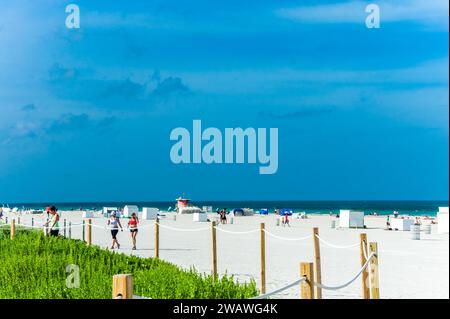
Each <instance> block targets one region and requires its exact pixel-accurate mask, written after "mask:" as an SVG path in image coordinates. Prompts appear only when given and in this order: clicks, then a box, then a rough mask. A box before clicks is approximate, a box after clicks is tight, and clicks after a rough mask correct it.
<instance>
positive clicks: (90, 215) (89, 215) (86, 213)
mask: <svg viewBox="0 0 450 319" xmlns="http://www.w3.org/2000/svg"><path fill="white" fill-rule="evenodd" d="M82 217H83V218H94V213H93V212H92V211H87V210H84V211H83V215H82Z"/></svg>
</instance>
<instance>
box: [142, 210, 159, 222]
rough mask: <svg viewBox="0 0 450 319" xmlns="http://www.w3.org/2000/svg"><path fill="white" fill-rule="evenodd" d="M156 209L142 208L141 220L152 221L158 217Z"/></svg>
mask: <svg viewBox="0 0 450 319" xmlns="http://www.w3.org/2000/svg"><path fill="white" fill-rule="evenodd" d="M158 212H159V209H158V208H154V207H144V208H142V219H144V220H154V219H156V218H157V217H158Z"/></svg>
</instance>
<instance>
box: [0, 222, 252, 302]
mask: <svg viewBox="0 0 450 319" xmlns="http://www.w3.org/2000/svg"><path fill="white" fill-rule="evenodd" d="M69 264H75V265H78V266H79V269H80V287H79V288H67V287H66V278H67V276H68V275H69V273H66V266H67V265H69ZM115 274H133V277H134V294H136V295H140V296H144V297H150V298H159V299H166V298H211V299H215V298H232V299H234V298H249V297H253V296H256V295H257V293H258V291H257V289H256V284H255V282H254V281H251V282H250V283H247V284H240V283H239V282H237V281H235V280H234V278H233V277H232V276H223V277H222V278H221V279H218V280H213V278H212V276H211V275H206V274H199V273H197V272H196V271H195V269H190V270H183V269H180V268H179V267H177V266H175V265H173V264H170V263H168V262H165V261H161V260H159V259H154V258H140V257H136V256H127V255H124V254H119V253H116V252H111V251H107V250H103V249H101V248H99V247H96V246H90V247H88V246H86V245H85V243H83V242H82V241H80V240H72V239H67V238H63V237H58V238H54V237H45V236H44V235H43V234H42V232H36V231H26V230H20V231H17V233H16V236H15V238H14V240H10V239H9V230H8V229H0V298H21V299H35V298H46V299H54V298H55V299H59V298H83V299H92V298H101V299H109V298H111V293H112V291H111V290H112V276H113V275H115Z"/></svg>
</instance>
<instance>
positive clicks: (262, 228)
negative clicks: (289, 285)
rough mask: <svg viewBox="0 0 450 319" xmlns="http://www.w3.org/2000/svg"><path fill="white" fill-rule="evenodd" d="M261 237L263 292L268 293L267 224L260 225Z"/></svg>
mask: <svg viewBox="0 0 450 319" xmlns="http://www.w3.org/2000/svg"><path fill="white" fill-rule="evenodd" d="M260 231H261V234H260V237H261V294H265V293H266V232H265V224H264V223H261V226H260Z"/></svg>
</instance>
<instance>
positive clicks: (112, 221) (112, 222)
mask: <svg viewBox="0 0 450 319" xmlns="http://www.w3.org/2000/svg"><path fill="white" fill-rule="evenodd" d="M108 226H110V227H111V236H112V245H111V249H114V246H115V245H117V249H120V244H119V242H118V241H117V233H118V232H119V226H120V230H121V231H123V228H122V224H121V223H120V220H119V218H118V217H117V213H116V212H112V213H111V217H110V218H109V219H108Z"/></svg>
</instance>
